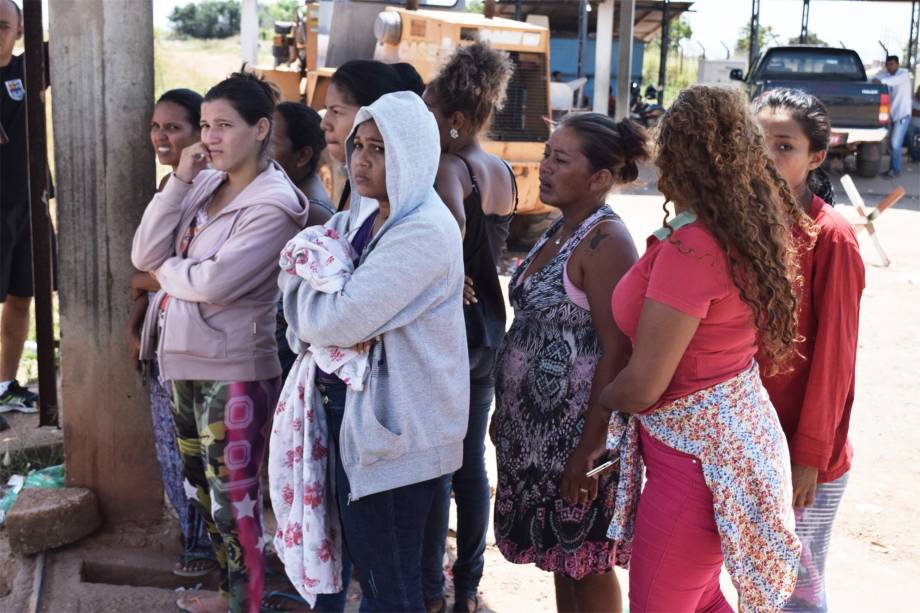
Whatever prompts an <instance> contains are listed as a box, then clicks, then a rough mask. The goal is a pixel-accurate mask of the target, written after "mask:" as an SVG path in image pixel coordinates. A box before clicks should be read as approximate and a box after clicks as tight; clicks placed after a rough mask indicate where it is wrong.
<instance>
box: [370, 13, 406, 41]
mask: <svg viewBox="0 0 920 613" xmlns="http://www.w3.org/2000/svg"><path fill="white" fill-rule="evenodd" d="M374 37H375V38H376V39H377V42H378V43H380V44H382V45H397V44H399V40H400V39H401V38H402V17H400V16H399V13H397V12H396V11H383V12H381V13H380V14H378V15H377V19H375V20H374Z"/></svg>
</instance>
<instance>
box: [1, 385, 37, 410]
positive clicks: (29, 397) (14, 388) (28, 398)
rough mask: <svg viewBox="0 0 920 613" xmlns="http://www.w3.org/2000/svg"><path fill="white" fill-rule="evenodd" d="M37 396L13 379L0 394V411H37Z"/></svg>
mask: <svg viewBox="0 0 920 613" xmlns="http://www.w3.org/2000/svg"><path fill="white" fill-rule="evenodd" d="M37 400H38V396H37V395H36V394H35V393H33V392H31V391H29V390H27V389H26V388H24V387H22V386H21V385H19V382H18V381H16V380H13V382H12V383H10V384H9V386H8V387H7V388H6V391H5V392H3V394H2V395H0V413H6V412H7V411H19V412H20V413H38V409H37V408H35V402H36V401H37Z"/></svg>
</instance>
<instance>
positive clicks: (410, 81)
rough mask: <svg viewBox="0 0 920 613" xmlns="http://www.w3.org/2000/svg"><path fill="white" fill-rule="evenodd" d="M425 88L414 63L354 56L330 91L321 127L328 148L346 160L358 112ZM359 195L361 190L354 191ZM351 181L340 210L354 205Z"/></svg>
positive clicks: (338, 71) (338, 158)
mask: <svg viewBox="0 0 920 613" xmlns="http://www.w3.org/2000/svg"><path fill="white" fill-rule="evenodd" d="M424 90H425V84H424V82H423V81H422V77H421V76H419V74H418V72H417V71H416V70H415V68H413V67H412V65H411V64H405V63H399V64H384V63H383V62H378V61H376V60H351V61H350V62H345V63H344V64H342V65H341V66H339V67H338V68H337V69H336V71H335V72H334V73H333V75H332V80H331V82H330V83H329V89H328V90H327V91H326V100H325V104H326V113H325V115H323V121H322V122H321V123H320V127H321V128H322V130H323V132H324V133H325V134H326V149H327V150H328V151H329V155H330V156H331V157H332V159H333V160H335V161H336V162H338V163H339V164H342V165H343V166H344V164H345V141H346V139H348V135H349V134H351V129H352V127H353V126H354V123H355V115H357V114H358V110H359V109H360V108H361V107H362V106H370V105H371V104H373V103H374V102H376V101H377V99H378V98H380V97H381V96H383V95H384V94H390V93H393V92H400V91H411V92H414V93H416V94H418V95H419V96H421V95H422V92H423V91H424ZM354 197H357V194H355V195H354ZM351 199H352V191H351V184H350V183H346V184H345V189H343V190H342V194H341V196H340V197H339V205H338V207H337V210H338V211H344V210H346V209H348V208H349V207H350V205H351Z"/></svg>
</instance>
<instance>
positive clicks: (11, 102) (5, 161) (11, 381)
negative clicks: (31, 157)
mask: <svg viewBox="0 0 920 613" xmlns="http://www.w3.org/2000/svg"><path fill="white" fill-rule="evenodd" d="M21 36H22V11H21V10H20V9H19V7H18V6H17V5H16V4H15V3H14V2H13V0H0V124H2V125H3V129H4V131H5V132H6V136H7V139H6V140H7V142H6V143H5V144H3V145H0V307H2V311H0V412H5V411H11V410H16V411H22V412H28V413H31V412H35V411H36V410H37V409H36V408H35V402H36V400H37V396H36V395H35V394H33V393H32V392H31V391H29V390H27V389H26V388H24V387H22V386H21V385H19V383H18V382H17V381H16V371H17V370H18V369H19V360H20V358H21V357H22V350H23V347H24V346H25V341H26V337H27V335H28V332H29V307H30V306H31V303H32V295H33V293H34V291H33V287H32V237H31V229H30V224H29V168H28V156H27V152H26V101H25V97H26V90H25V71H24V67H23V63H24V62H23V58H22V56H21V55H13V47H14V46H15V44H16V41H17V40H18V39H19V38H20V37H21ZM0 419H2V417H0ZM4 425H5V424H4V423H0V429H3V426H4Z"/></svg>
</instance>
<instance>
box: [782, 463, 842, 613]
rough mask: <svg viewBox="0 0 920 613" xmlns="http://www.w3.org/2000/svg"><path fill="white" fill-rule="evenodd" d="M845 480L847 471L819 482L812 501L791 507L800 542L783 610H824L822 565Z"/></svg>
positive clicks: (825, 603) (825, 602) (821, 611)
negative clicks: (795, 573) (791, 586)
mask: <svg viewBox="0 0 920 613" xmlns="http://www.w3.org/2000/svg"><path fill="white" fill-rule="evenodd" d="M849 479H850V473H847V474H845V475H843V476H842V477H840V478H838V479H837V480H836V481H831V482H830V483H819V484H818V489H817V491H816V493H815V502H814V504H813V505H811V506H810V507H806V508H804V509H795V533H796V535H797V536H798V537H799V540H800V541H802V558H801V560H800V561H799V577H798V580H797V581H796V584H795V591H794V592H792V596H790V597H789V600H788V601H787V602H786V604H785V606H784V607H783V610H784V611H809V612H814V613H824V612H825V611H827V592H826V589H825V588H826V585H825V581H824V564H825V562H826V561H827V550H828V548H829V546H830V543H831V528H833V526H834V518H835V517H836V516H837V509H838V508H839V507H840V499H841V498H843V492H844V490H845V489H846V487H847V481H848V480H849Z"/></svg>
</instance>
